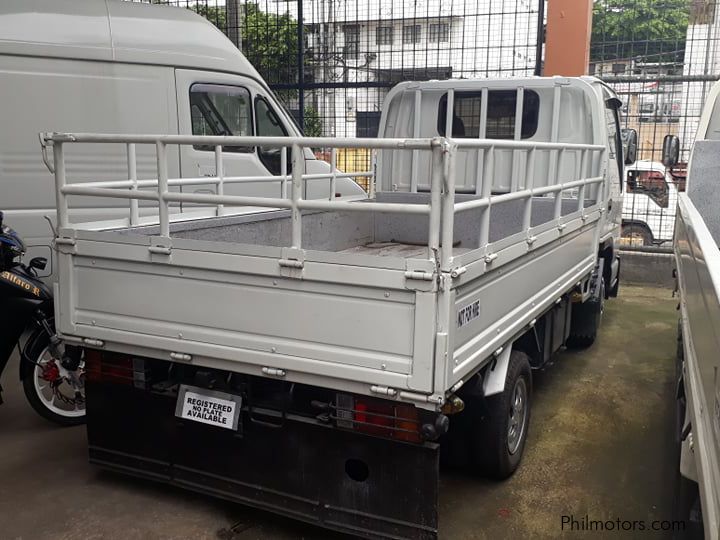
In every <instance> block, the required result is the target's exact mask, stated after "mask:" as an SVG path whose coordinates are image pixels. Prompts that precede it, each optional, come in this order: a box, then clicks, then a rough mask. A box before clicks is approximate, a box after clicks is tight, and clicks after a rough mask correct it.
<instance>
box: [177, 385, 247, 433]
mask: <svg viewBox="0 0 720 540" xmlns="http://www.w3.org/2000/svg"><path fill="white" fill-rule="evenodd" d="M240 406H241V398H240V396H235V395H233V394H226V393H224V392H217V391H215V390H207V389H205V388H195V387H193V386H185V385H181V386H180V390H179V392H178V401H177V405H176V407H175V416H178V417H180V418H184V419H185V420H193V421H195V422H202V423H203V424H210V425H211V426H217V427H221V428H225V429H232V430H235V429H237V426H238V420H239V418H240Z"/></svg>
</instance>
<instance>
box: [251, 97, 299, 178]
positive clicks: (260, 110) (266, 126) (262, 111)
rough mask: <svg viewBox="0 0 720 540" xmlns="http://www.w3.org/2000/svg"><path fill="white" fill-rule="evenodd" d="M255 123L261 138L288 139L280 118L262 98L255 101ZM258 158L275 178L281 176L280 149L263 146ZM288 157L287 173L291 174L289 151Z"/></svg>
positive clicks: (256, 130)
mask: <svg viewBox="0 0 720 540" xmlns="http://www.w3.org/2000/svg"><path fill="white" fill-rule="evenodd" d="M255 123H256V126H255V132H256V133H257V135H258V136H259V137H287V131H286V130H285V126H283V125H282V122H281V121H280V118H279V117H278V115H277V114H275V111H273V110H272V107H271V106H270V104H269V103H268V102H267V101H266V100H265V99H263V98H261V97H258V98H256V99H255ZM258 156H259V157H260V161H262V162H263V165H265V167H267V169H268V170H269V171H270V173H271V174H273V175H275V176H277V175H279V174H280V172H281V166H280V148H271V147H269V146H261V147H259V148H258ZM287 156H288V159H287V172H288V173H289V172H290V161H291V160H290V152H289V151H288V154H287Z"/></svg>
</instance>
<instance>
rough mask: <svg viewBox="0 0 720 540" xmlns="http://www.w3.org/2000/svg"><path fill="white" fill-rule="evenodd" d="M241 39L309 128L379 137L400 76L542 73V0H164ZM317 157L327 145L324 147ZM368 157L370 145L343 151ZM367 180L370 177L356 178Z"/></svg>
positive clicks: (347, 163)
mask: <svg viewBox="0 0 720 540" xmlns="http://www.w3.org/2000/svg"><path fill="white" fill-rule="evenodd" d="M154 3H162V4H168V5H172V6H179V7H185V8H188V9H192V10H193V11H196V12H197V13H199V14H201V15H203V16H205V17H206V18H207V19H208V20H210V21H211V22H213V23H214V24H215V25H216V26H217V27H218V28H220V30H222V31H223V32H225V34H226V35H227V36H228V37H229V38H230V39H231V41H233V42H234V43H235V44H236V45H238V46H239V47H240V48H241V49H242V51H243V53H244V54H245V56H246V57H247V58H248V59H249V60H250V61H251V62H252V63H253V65H254V66H255V67H256V68H257V69H258V71H259V72H260V73H261V74H262V76H263V77H264V79H265V80H266V81H267V82H268V84H269V85H270V87H271V88H272V89H273V90H274V91H275V92H276V94H277V95H278V96H279V98H280V99H281V100H282V101H283V102H284V104H285V106H286V107H287V108H288V110H289V111H290V112H291V113H292V115H293V116H294V118H295V119H296V120H297V122H298V124H299V125H300V126H302V128H303V131H304V133H305V134H306V135H308V136H328V137H375V136H376V135H377V134H378V125H379V122H380V111H381V110H382V105H383V101H384V99H385V96H386V95H387V93H388V91H389V90H390V88H392V87H393V86H395V85H396V84H397V83H398V82H401V81H408V80H409V81H424V80H430V79H448V78H453V77H454V78H469V77H486V76H513V75H517V76H523V75H525V76H526V75H533V74H540V71H541V67H542V61H541V60H542V35H543V21H544V6H545V0H454V1H452V2H450V1H447V0H255V1H253V0H160V1H157V0H156V1H154ZM317 155H318V157H320V158H324V159H329V154H328V152H326V151H324V149H318V150H317ZM337 166H338V167H339V168H340V169H342V170H353V171H362V170H369V168H370V166H371V153H370V150H369V149H362V148H361V149H347V150H345V151H342V152H339V153H338V155H337ZM358 182H359V183H361V185H364V179H363V178H358Z"/></svg>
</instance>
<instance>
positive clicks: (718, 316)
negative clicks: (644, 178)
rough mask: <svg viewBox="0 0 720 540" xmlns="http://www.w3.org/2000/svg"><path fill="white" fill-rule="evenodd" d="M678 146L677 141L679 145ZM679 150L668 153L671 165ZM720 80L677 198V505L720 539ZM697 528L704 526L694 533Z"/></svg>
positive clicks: (692, 521) (693, 522)
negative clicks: (683, 189) (719, 211)
mask: <svg viewBox="0 0 720 540" xmlns="http://www.w3.org/2000/svg"><path fill="white" fill-rule="evenodd" d="M675 146H676V147H677V145H675ZM677 157H678V156H677V153H674V155H672V154H671V155H665V156H664V161H665V162H666V163H673V162H674V161H677ZM719 180H720V84H716V85H715V86H714V87H713V88H712V90H711V91H710V93H709V95H708V98H707V101H706V103H705V107H704V109H703V113H702V116H701V118H700V123H699V129H698V134H697V137H696V139H695V144H694V146H693V150H692V154H691V157H690V162H689V168H688V183H687V192H686V193H680V194H679V196H678V210H677V225H676V228H675V240H674V251H675V262H676V269H677V270H676V272H677V274H676V275H677V289H678V291H679V293H680V321H679V325H678V334H679V335H678V356H677V359H678V361H677V371H676V373H677V377H678V387H677V405H678V426H677V435H678V442H679V444H680V463H679V473H680V482H679V485H678V504H677V510H678V515H677V517H678V518H679V519H683V520H685V521H686V522H687V523H688V524H689V528H702V529H703V530H701V531H699V533H700V534H702V532H703V531H704V536H705V538H708V539H716V538H718V537H720V377H719V376H718V373H719V372H720V332H719V330H720V248H719V246H720V213H718V205H719V204H720V184H719V183H718V181H719ZM696 532H698V531H696Z"/></svg>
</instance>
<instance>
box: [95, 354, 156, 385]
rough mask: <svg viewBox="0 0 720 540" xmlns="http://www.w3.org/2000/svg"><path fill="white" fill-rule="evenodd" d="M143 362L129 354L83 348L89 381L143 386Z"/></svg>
mask: <svg viewBox="0 0 720 540" xmlns="http://www.w3.org/2000/svg"><path fill="white" fill-rule="evenodd" d="M143 364H144V362H143V361H142V360H141V359H136V358H133V357H131V356H128V355H125V354H119V353H113V352H106V351H98V350H95V349H85V373H86V375H85V376H86V379H87V380H88V381H90V382H104V383H113V384H124V385H128V386H136V387H143V388H144V386H145V381H146V373H145V370H144V369H138V368H139V367H142V365H143Z"/></svg>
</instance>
